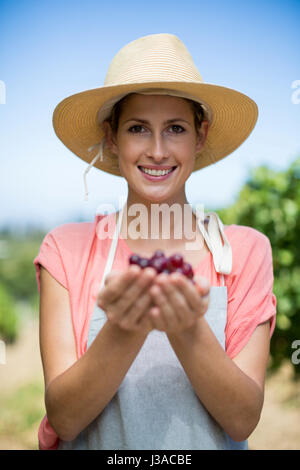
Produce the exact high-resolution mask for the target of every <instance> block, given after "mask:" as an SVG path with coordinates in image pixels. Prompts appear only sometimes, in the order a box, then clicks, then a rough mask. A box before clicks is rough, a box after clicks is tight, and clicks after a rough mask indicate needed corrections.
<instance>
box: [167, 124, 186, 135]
mask: <svg viewBox="0 0 300 470" xmlns="http://www.w3.org/2000/svg"><path fill="white" fill-rule="evenodd" d="M170 129H172V133H174V134H181V133H182V132H184V131H185V129H184V128H183V127H182V126H179V125H178V124H174V125H173V126H171V127H170Z"/></svg>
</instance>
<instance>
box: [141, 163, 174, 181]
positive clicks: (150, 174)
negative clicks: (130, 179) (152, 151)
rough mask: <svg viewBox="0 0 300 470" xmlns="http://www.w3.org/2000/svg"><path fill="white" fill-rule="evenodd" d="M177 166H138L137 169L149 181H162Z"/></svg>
mask: <svg viewBox="0 0 300 470" xmlns="http://www.w3.org/2000/svg"><path fill="white" fill-rule="evenodd" d="M176 168H177V166H172V167H169V168H164V169H159V170H157V169H152V168H147V167H144V166H138V169H139V170H140V172H141V173H142V174H143V176H144V177H145V178H146V179H148V180H150V181H162V180H165V179H167V178H169V177H170V176H171V175H172V173H174V171H175V170H176Z"/></svg>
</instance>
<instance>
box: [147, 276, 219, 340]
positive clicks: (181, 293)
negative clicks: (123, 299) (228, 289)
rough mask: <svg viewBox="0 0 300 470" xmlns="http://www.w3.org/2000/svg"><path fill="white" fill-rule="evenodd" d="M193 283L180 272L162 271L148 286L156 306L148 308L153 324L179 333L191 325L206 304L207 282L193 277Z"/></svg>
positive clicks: (155, 326) (203, 310) (204, 308)
mask: <svg viewBox="0 0 300 470" xmlns="http://www.w3.org/2000/svg"><path fill="white" fill-rule="evenodd" d="M194 280H195V284H193V283H192V282H191V281H190V280H189V279H187V278H186V277H185V276H184V275H182V274H180V273H172V274H170V275H168V274H165V273H161V274H159V275H157V276H156V278H155V282H154V283H153V285H152V286H151V287H150V288H149V291H150V294H151V295H152V298H153V301H154V302H155V306H154V307H152V308H150V312H149V314H150V317H151V320H152V324H153V326H154V328H156V329H158V330H161V331H165V332H166V333H172V334H174V333H175V334H176V333H180V332H182V331H184V330H186V329H189V328H191V327H193V326H194V325H195V324H196V322H197V320H198V319H199V318H200V317H202V316H203V315H204V314H205V312H206V311H207V309H208V306H209V291H210V286H209V282H208V280H207V279H206V278H205V277H196V278H195V279H194Z"/></svg>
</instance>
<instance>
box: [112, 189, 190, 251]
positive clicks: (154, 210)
mask: <svg viewBox="0 0 300 470" xmlns="http://www.w3.org/2000/svg"><path fill="white" fill-rule="evenodd" d="M197 231H198V232H199V229H198V227H197V220H196V216H195V214H194V213H193V211H192V207H191V205H190V204H189V202H188V200H187V198H186V194H185V192H184V191H183V192H182V193H181V194H178V195H175V196H173V197H172V199H165V200H162V199H159V198H158V199H157V201H155V200H151V201H149V200H147V199H144V198H142V197H140V196H139V195H137V194H135V193H133V192H132V191H130V192H129V194H128V198H127V202H126V204H125V207H124V213H123V220H122V224H121V230H120V233H121V236H122V237H123V238H125V239H131V240H135V241H136V240H137V239H138V243H139V244H142V243H145V244H149V243H150V244H151V245H152V246H158V245H159V246H162V245H165V246H167V245H168V242H169V241H170V240H172V241H174V242H177V243H178V244H180V243H182V241H183V240H188V241H191V240H192V239H193V237H195V236H196V232H197Z"/></svg>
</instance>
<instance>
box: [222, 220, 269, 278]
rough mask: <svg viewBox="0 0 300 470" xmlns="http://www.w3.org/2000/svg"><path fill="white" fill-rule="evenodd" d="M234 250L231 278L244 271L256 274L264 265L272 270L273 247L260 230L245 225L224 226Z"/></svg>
mask: <svg viewBox="0 0 300 470" xmlns="http://www.w3.org/2000/svg"><path fill="white" fill-rule="evenodd" d="M224 232H225V235H226V237H227V239H228V241H229V243H230V246H231V250H232V272H231V276H233V277H234V276H235V275H237V274H240V273H241V272H242V271H243V272H244V273H246V272H248V273H249V272H251V271H252V272H256V271H257V269H259V267H261V266H262V264H265V265H266V266H268V268H270V269H271V266H272V247H271V243H270V240H269V238H268V237H267V236H266V235H265V234H264V233H262V232H260V231H259V230H257V229H255V228H252V227H248V226H244V225H235V224H232V225H227V226H224Z"/></svg>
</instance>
